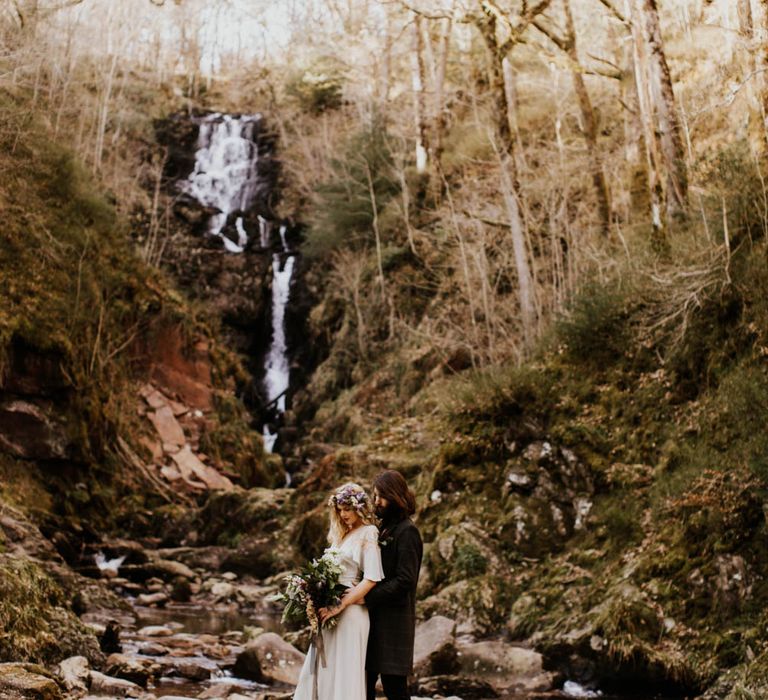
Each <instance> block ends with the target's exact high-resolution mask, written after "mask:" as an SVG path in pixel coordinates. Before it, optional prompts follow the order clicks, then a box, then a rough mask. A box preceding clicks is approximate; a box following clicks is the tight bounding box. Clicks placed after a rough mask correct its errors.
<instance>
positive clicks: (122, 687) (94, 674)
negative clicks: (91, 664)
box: [91, 671, 142, 698]
mask: <svg viewBox="0 0 768 700" xmlns="http://www.w3.org/2000/svg"><path fill="white" fill-rule="evenodd" d="M91 693H92V694H93V695H107V696H111V697H113V698H138V697H141V695H142V690H141V687H140V686H138V685H136V683H131V681H127V680H124V679H122V678H112V677H111V676H107V675H105V674H103V673H99V672H98V671H91Z"/></svg>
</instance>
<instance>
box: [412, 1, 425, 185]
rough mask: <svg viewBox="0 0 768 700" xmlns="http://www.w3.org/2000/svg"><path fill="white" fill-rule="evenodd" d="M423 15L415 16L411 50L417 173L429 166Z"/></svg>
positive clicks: (422, 171)
mask: <svg viewBox="0 0 768 700" xmlns="http://www.w3.org/2000/svg"><path fill="white" fill-rule="evenodd" d="M423 39H424V37H423V35H422V33H421V15H419V14H416V13H414V16H413V46H412V50H411V80H412V85H413V116H414V122H415V127H416V172H417V173H419V174H420V175H421V174H423V173H426V172H427V170H428V166H429V158H428V155H427V154H428V150H427V120H426V118H425V106H424V46H423V43H424V42H423Z"/></svg>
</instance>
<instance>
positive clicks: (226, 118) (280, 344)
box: [180, 114, 296, 452]
mask: <svg viewBox="0 0 768 700" xmlns="http://www.w3.org/2000/svg"><path fill="white" fill-rule="evenodd" d="M261 118H262V117H261V115H258V114H256V115H244V116H240V117H236V116H231V115H222V114H211V115H207V116H205V117H201V118H198V119H196V120H195V121H196V122H197V123H198V125H199V129H200V131H199V136H198V142H197V151H196V154H195V167H194V170H193V171H192V173H191V174H190V175H189V177H188V178H187V180H186V181H184V182H182V183H181V185H180V188H181V190H182V191H183V192H185V193H186V194H188V195H189V196H190V197H192V198H194V199H195V200H196V201H198V202H199V203H200V204H202V205H204V206H207V207H211V208H213V209H215V210H216V213H214V214H213V215H212V216H211V218H210V221H209V223H208V234H209V235H212V236H218V237H220V238H221V239H222V240H223V242H224V246H225V247H226V250H228V251H229V252H230V253H242V252H243V251H244V250H245V247H246V245H247V244H248V240H249V238H250V235H251V234H250V233H249V231H248V230H247V229H246V224H245V220H244V217H243V213H245V212H247V211H248V210H249V209H250V208H251V207H252V206H253V203H254V200H255V198H256V196H257V194H258V193H259V191H260V189H261V188H263V187H264V183H263V182H262V180H261V179H260V177H259V170H258V161H259V151H258V146H257V143H256V141H255V136H256V133H257V129H256V127H257V124H258V123H259V122H260V121H261ZM233 216H234V217H235V221H234V226H235V231H236V232H237V242H235V241H233V240H232V239H230V238H229V237H228V236H225V235H224V233H223V230H224V227H225V226H226V225H227V223H228V222H229V221H230V219H231V217H233ZM257 220H258V242H259V247H261V248H262V249H266V248H269V247H270V244H271V240H272V231H273V226H272V222H271V221H269V220H268V219H266V218H264V217H263V216H261V215H259V216H258V217H257ZM279 232H280V246H281V250H280V252H277V253H274V254H273V256H272V306H271V312H272V324H271V325H272V336H271V337H272V340H271V344H270V347H269V350H268V352H267V354H266V360H265V365H264V370H265V377H264V385H265V389H266V392H265V393H266V396H267V405H268V406H274V408H273V412H274V413H275V414H277V416H278V417H279V416H280V415H281V414H283V413H285V410H286V395H287V392H288V387H289V385H290V360H289V357H288V347H287V341H286V330H285V311H286V308H287V306H288V304H289V301H290V293H291V283H292V281H293V273H294V266H295V262H296V255H295V254H291V253H290V247H289V245H288V242H287V238H286V232H287V228H286V226H285V225H281V226H280V228H279ZM254 233H256V232H255V231H254ZM276 441H277V431H276V430H274V432H273V428H272V427H270V426H269V425H265V426H264V447H265V449H266V450H267V451H268V452H272V450H273V449H274V447H275V443H276Z"/></svg>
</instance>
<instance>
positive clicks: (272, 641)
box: [234, 632, 304, 685]
mask: <svg viewBox="0 0 768 700" xmlns="http://www.w3.org/2000/svg"><path fill="white" fill-rule="evenodd" d="M303 664H304V654H302V653H301V652H300V651H299V650H298V649H296V648H295V647H293V646H291V645H290V644H288V642H286V641H285V640H283V639H282V638H281V637H280V636H279V635H277V634H275V633H274V632H266V633H264V634H262V635H259V636H258V637H257V638H256V639H254V640H253V641H251V642H249V643H248V644H247V646H246V648H245V650H244V651H242V652H241V653H240V655H239V656H238V657H237V660H236V661H235V667H234V674H235V675H236V676H239V677H241V678H250V679H252V680H256V681H261V682H263V681H269V682H278V683H288V684H290V685H296V683H298V680H299V674H300V673H301V667H302V665H303Z"/></svg>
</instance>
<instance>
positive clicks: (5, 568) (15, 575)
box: [0, 554, 102, 663]
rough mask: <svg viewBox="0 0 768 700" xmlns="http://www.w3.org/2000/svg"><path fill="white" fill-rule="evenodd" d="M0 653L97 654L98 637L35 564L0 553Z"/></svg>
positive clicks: (94, 657)
mask: <svg viewBox="0 0 768 700" xmlns="http://www.w3.org/2000/svg"><path fill="white" fill-rule="evenodd" d="M0 629H2V630H3V634H2V635H0V658H4V659H16V660H19V661H34V662H40V663H55V662H58V661H61V660H62V659H64V658H67V657H69V656H75V655H77V654H79V655H82V656H86V657H87V658H88V659H89V660H90V661H91V662H93V663H97V662H99V661H100V660H101V659H102V655H101V652H100V650H99V644H98V640H97V639H96V637H95V635H94V634H93V633H92V632H91V631H90V630H88V629H87V628H86V627H85V626H84V625H83V624H82V623H81V622H80V620H79V619H78V618H77V616H76V615H75V614H74V613H73V612H72V610H71V609H70V607H69V605H68V601H67V597H66V595H65V593H64V591H63V590H62V588H61V587H60V586H59V584H58V583H56V582H55V581H54V580H53V578H51V577H50V576H49V575H48V574H47V573H46V572H45V571H43V569H42V567H41V566H40V565H39V564H36V563H34V562H32V561H29V560H26V559H19V558H16V557H13V556H10V555H7V554H3V555H0Z"/></svg>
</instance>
